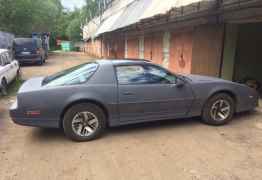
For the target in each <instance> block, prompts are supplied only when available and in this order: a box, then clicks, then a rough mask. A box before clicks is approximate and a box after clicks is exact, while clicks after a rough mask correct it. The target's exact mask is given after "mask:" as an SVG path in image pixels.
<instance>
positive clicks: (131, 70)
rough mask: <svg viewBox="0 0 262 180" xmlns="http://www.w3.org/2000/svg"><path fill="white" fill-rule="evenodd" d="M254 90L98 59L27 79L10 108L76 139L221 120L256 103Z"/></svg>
mask: <svg viewBox="0 0 262 180" xmlns="http://www.w3.org/2000/svg"><path fill="white" fill-rule="evenodd" d="M258 98H259V96H258V94H257V92H256V91H255V90H253V89H251V88H249V87H247V86H245V85H242V84H238V83H234V82H231V81H226V80H222V79H218V78H213V77H207V76H200V75H179V74H173V73H171V72H169V71H168V70H166V69H164V68H163V67H161V66H158V65H155V64H152V63H150V62H149V61H146V60H131V59H130V60H97V61H93V62H89V63H85V64H82V65H79V66H76V67H73V68H70V69H67V70H64V71H62V72H59V73H57V74H54V75H51V76H47V77H36V78H32V79H29V80H28V81H26V82H25V83H24V84H23V85H22V86H21V88H20V89H19V91H18V95H17V100H16V102H15V103H14V104H13V105H12V107H11V108H10V116H11V118H12V120H13V121H14V122H15V123H17V124H20V125H26V126H36V127H46V128H63V130H64V132H65V135H66V136H68V137H69V138H71V139H72V140H76V141H88V140H92V139H95V138H97V137H98V136H100V135H101V134H102V132H103V131H104V130H105V128H106V127H108V126H111V127H112V126H119V125H125V124H132V123H139V122H148V121H156V120H165V119H176V118H189V117H195V116H201V117H202V118H201V119H202V121H203V122H204V123H207V124H210V125H223V124H226V123H228V122H229V121H230V120H231V119H232V117H233V115H234V114H235V113H238V112H242V111H250V110H253V109H254V108H256V106H258Z"/></svg>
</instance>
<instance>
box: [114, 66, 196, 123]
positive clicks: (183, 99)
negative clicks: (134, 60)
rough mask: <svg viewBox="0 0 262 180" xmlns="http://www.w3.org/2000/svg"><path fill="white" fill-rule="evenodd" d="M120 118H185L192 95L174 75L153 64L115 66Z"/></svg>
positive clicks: (121, 119)
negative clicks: (178, 83)
mask: <svg viewBox="0 0 262 180" xmlns="http://www.w3.org/2000/svg"><path fill="white" fill-rule="evenodd" d="M116 74H117V78H118V103H119V106H118V109H119V116H120V121H152V120H160V119H169V118H178V117H184V116H185V115H186V113H187V112H188V110H189V108H190V106H191V104H192V101H193V94H192V91H191V89H190V87H189V86H188V85H187V84H184V86H182V87H178V86H177V84H176V82H177V81H178V79H177V78H176V76H174V75H173V74H171V73H170V72H168V71H166V70H165V69H163V68H161V67H159V66H154V65H147V64H145V65H144V64H143V65H139V64H138V65H126V66H117V67H116Z"/></svg>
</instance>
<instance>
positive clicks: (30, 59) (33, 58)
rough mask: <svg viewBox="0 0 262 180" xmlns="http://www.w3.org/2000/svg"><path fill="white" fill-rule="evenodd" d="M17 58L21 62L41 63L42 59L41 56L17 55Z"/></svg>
mask: <svg viewBox="0 0 262 180" xmlns="http://www.w3.org/2000/svg"><path fill="white" fill-rule="evenodd" d="M15 58H16V60H17V61H18V62H19V63H39V62H41V61H42V59H41V56H38V55H35V56H16V57H15Z"/></svg>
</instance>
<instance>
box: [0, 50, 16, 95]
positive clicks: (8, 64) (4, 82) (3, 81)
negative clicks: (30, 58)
mask: <svg viewBox="0 0 262 180" xmlns="http://www.w3.org/2000/svg"><path fill="white" fill-rule="evenodd" d="M17 75H19V63H18V62H17V61H16V60H12V58H11V57H10V55H9V53H8V50H7V49H0V90H1V91H0V92H2V94H3V95H6V94H7V91H6V90H7V86H8V84H10V82H12V81H13V80H14V79H15V78H16V76H17Z"/></svg>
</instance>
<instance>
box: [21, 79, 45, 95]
mask: <svg viewBox="0 0 262 180" xmlns="http://www.w3.org/2000/svg"><path fill="white" fill-rule="evenodd" d="M43 80H44V77H36V78H31V79H29V80H27V81H26V82H24V84H23V85H22V86H21V87H20V89H19V91H18V93H23V92H29V91H35V90H39V89H41V88H42V81H43Z"/></svg>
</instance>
